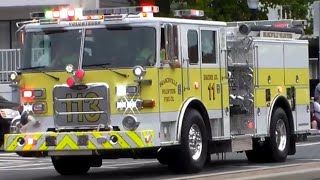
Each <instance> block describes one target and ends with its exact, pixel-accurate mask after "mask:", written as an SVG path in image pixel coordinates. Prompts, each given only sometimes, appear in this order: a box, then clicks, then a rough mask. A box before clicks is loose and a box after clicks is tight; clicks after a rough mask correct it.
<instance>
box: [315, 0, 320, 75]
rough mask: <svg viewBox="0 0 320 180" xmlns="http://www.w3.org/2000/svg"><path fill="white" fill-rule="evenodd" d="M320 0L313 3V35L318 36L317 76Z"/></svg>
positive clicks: (319, 45)
mask: <svg viewBox="0 0 320 180" xmlns="http://www.w3.org/2000/svg"><path fill="white" fill-rule="evenodd" d="M319 29H320V1H315V2H314V3H313V36H314V37H318V48H319V49H318V66H317V77H316V79H319V77H320V71H319V69H320V68H319V67H320V60H319V57H320V30H319Z"/></svg>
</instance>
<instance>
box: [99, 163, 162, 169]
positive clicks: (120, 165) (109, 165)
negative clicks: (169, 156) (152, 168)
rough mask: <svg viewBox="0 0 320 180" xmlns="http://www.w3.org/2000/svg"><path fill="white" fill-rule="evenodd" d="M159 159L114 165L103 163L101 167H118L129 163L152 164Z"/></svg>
mask: <svg viewBox="0 0 320 180" xmlns="http://www.w3.org/2000/svg"><path fill="white" fill-rule="evenodd" d="M156 162H158V161H141V162H132V163H120V164H114V165H102V166H101V168H109V167H118V166H128V165H142V164H152V163H156Z"/></svg>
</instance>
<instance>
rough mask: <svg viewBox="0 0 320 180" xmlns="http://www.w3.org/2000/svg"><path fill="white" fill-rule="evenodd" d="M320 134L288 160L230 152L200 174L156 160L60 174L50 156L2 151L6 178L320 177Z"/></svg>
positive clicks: (1, 171) (0, 173)
mask: <svg viewBox="0 0 320 180" xmlns="http://www.w3.org/2000/svg"><path fill="white" fill-rule="evenodd" d="M319 152H320V137H316V138H313V139H310V140H309V141H308V142H305V143H298V147H297V153H296V155H294V156H289V158H288V160H287V162H285V163H266V164H255V163H249V162H248V161H247V159H246V157H245V154H243V153H238V154H237V153H230V154H227V155H226V160H218V159H217V156H216V155H212V161H211V163H209V164H208V165H207V166H206V167H205V169H204V170H203V171H202V172H201V173H199V174H193V175H186V174H173V173H171V172H170V171H168V170H167V167H166V166H163V165H160V164H159V163H158V162H157V161H156V160H153V159H147V160H133V159H119V160H104V162H103V166H102V167H100V168H92V169H91V170H90V171H89V174H88V175H86V176H72V177H70V176H67V177H65V176H60V175H59V174H58V173H56V171H55V170H54V168H53V166H52V164H51V161H50V159H49V158H41V159H38V158H21V157H19V156H17V155H15V154H13V153H6V152H2V153H0V179H1V180H2V179H3V180H20V179H21V180H29V179H32V180H43V179H44V180H53V179H54V180H64V179H68V180H70V179H77V180H82V179H95V180H96V179H97V180H98V179H108V180H109V179H116V180H117V179H167V180H178V179H193V178H195V179H238V180H242V179H274V178H277V180H282V179H283V180H285V179H290V180H295V179H297V180H298V179H310V180H315V179H320V153H319Z"/></svg>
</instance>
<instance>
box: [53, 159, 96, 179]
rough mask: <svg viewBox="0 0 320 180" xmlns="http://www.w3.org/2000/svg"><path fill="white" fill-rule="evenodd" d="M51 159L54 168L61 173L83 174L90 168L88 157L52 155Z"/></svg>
mask: <svg viewBox="0 0 320 180" xmlns="http://www.w3.org/2000/svg"><path fill="white" fill-rule="evenodd" d="M51 160H52V164H53V166H54V168H55V170H56V171H57V172H58V173H59V174H61V175H83V174H86V173H87V172H88V171H89V169H90V157H82V156H62V157H56V156H53V157H51Z"/></svg>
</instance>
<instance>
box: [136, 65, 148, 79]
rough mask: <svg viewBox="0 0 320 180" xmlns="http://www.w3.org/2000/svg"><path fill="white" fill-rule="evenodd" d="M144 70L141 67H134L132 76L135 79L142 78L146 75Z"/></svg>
mask: <svg viewBox="0 0 320 180" xmlns="http://www.w3.org/2000/svg"><path fill="white" fill-rule="evenodd" d="M146 72H147V71H146V70H145V69H143V67H141V66H135V67H134V68H133V74H134V75H135V76H136V77H137V78H142V77H143V76H144V75H145V74H146Z"/></svg>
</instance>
